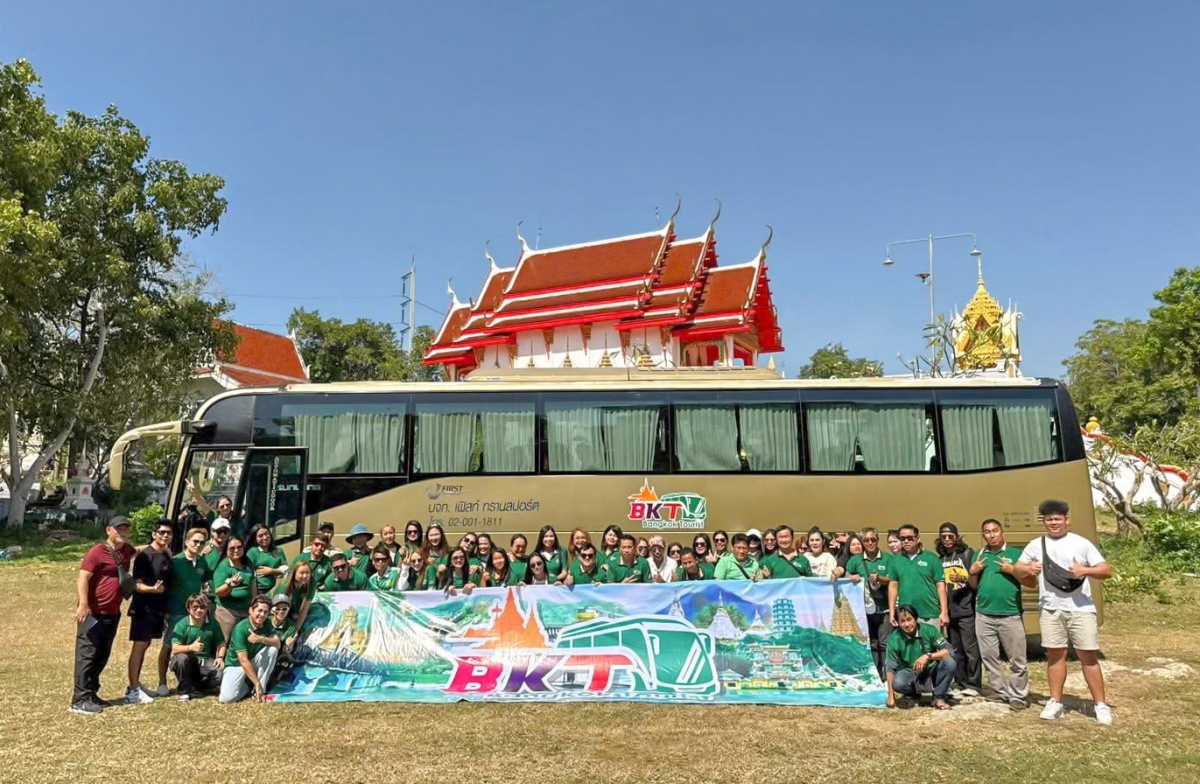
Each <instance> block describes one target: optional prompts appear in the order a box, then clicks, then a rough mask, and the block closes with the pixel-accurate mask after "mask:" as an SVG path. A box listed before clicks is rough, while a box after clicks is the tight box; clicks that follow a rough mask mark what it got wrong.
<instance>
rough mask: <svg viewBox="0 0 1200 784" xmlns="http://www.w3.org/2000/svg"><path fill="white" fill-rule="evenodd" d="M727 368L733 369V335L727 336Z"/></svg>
mask: <svg viewBox="0 0 1200 784" xmlns="http://www.w3.org/2000/svg"><path fill="white" fill-rule="evenodd" d="M725 367H733V335H726V336H725Z"/></svg>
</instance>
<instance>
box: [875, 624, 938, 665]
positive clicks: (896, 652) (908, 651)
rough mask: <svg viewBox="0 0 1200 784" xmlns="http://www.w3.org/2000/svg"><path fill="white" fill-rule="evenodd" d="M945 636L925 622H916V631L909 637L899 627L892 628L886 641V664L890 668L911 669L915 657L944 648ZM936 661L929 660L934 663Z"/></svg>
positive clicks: (915, 659)
mask: <svg viewBox="0 0 1200 784" xmlns="http://www.w3.org/2000/svg"><path fill="white" fill-rule="evenodd" d="M946 647H947V645H946V638H945V637H943V636H942V633H941V632H939V631H938V630H937V629H935V628H934V627H933V626H930V625H929V624H927V623H918V624H917V633H916V635H915V636H913V637H909V636H908V635H907V634H905V633H904V632H903V631H902V630H901V629H899V628H896V629H892V633H891V634H889V635H888V641H887V664H888V669H891V670H911V669H912V667H913V664H914V663H915V662H916V661H917V659H919V658H921V657H922V656H924V655H925V654H927V653H933V652H934V651H938V650H942V649H943V648H946ZM937 663H938V662H930V664H933V665H936V664H937Z"/></svg>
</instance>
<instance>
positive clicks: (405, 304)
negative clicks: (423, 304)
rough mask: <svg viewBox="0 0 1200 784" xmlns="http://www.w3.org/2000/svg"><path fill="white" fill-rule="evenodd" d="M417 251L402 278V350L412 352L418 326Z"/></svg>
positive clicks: (414, 250) (414, 251) (414, 249)
mask: <svg viewBox="0 0 1200 784" xmlns="http://www.w3.org/2000/svg"><path fill="white" fill-rule="evenodd" d="M416 305H417V250H416V248H413V254H412V261H410V262H409V267H408V272H406V273H404V274H403V275H401V276H400V348H402V349H403V350H404V351H405V352H408V351H412V339H413V328H414V327H415V326H416V325H415V324H414V322H415V321H416Z"/></svg>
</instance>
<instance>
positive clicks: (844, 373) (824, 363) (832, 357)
mask: <svg viewBox="0 0 1200 784" xmlns="http://www.w3.org/2000/svg"><path fill="white" fill-rule="evenodd" d="M882 375H883V363H882V362H877V361H875V360H873V359H867V358H866V357H856V358H854V359H851V358H850V355H849V353H848V352H847V351H846V348H845V347H844V346H843V345H842V344H841V343H829V344H828V345H825V346H822V347H821V348H819V349H817V350H816V351H814V352H813V355H812V356H811V357H810V358H809V360H808V364H806V365H804V366H802V367H801V368H800V376H799V377H800V378H869V377H877V376H882Z"/></svg>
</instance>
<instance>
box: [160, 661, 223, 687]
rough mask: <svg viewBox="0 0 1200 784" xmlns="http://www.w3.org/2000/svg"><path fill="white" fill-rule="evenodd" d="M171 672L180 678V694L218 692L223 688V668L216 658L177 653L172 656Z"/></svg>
mask: <svg viewBox="0 0 1200 784" xmlns="http://www.w3.org/2000/svg"><path fill="white" fill-rule="evenodd" d="M171 672H173V673H175V677H176V678H178V679H179V693H180V694H216V693H217V691H218V690H219V689H220V688H221V670H220V668H218V667H217V660H216V659H198V658H196V657H195V656H189V655H188V654H186V653H177V654H175V655H174V656H172V657H171Z"/></svg>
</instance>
